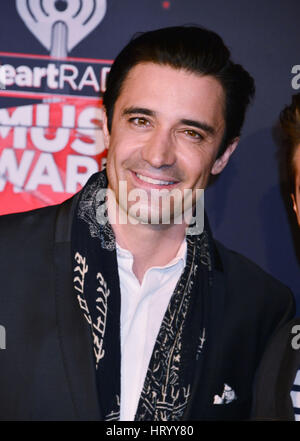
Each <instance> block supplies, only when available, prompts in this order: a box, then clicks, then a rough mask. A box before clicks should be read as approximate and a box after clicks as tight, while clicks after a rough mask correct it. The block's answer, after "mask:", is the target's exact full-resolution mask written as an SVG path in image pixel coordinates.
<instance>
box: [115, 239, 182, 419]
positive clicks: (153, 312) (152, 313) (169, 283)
mask: <svg viewBox="0 0 300 441" xmlns="http://www.w3.org/2000/svg"><path fill="white" fill-rule="evenodd" d="M186 250H187V244H186V240H185V239H184V241H183V242H182V245H181V246H180V248H179V250H178V253H177V255H176V257H175V258H174V259H172V260H171V261H170V262H169V263H168V264H167V265H165V266H163V267H152V268H149V269H148V270H147V271H146V273H145V275H144V278H143V281H142V284H140V283H139V281H138V279H137V278H136V276H135V275H134V273H133V271H132V265H133V256H132V254H131V253H130V252H129V251H128V250H125V249H123V248H121V247H120V246H119V245H118V244H117V260H118V271H119V278H120V290H121V323H120V325H121V397H120V407H121V408H120V420H121V421H133V420H134V417H135V413H136V410H137V405H138V401H139V398H140V394H141V391H142V389H143V385H144V380H145V377H146V372H147V368H148V365H149V361H150V358H151V355H152V351H153V348H154V344H155V341H156V337H157V334H158V331H159V328H160V325H161V322H162V320H163V317H164V314H165V311H166V309H167V306H168V304H169V301H170V298H171V296H172V294H173V292H174V289H175V287H176V284H177V281H178V280H179V278H180V275H181V273H182V271H183V269H184V267H185V262H186Z"/></svg>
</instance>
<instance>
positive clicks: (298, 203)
mask: <svg viewBox="0 0 300 441" xmlns="http://www.w3.org/2000/svg"><path fill="white" fill-rule="evenodd" d="M294 164H295V170H296V176H295V194H294V195H292V199H293V208H294V211H295V213H296V216H297V221H298V224H299V227H300V145H299V147H298V148H297V150H296V153H295V156H294Z"/></svg>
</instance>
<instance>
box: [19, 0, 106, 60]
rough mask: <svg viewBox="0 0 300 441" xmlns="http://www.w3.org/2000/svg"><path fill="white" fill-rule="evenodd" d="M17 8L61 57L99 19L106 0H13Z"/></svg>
mask: <svg viewBox="0 0 300 441" xmlns="http://www.w3.org/2000/svg"><path fill="white" fill-rule="evenodd" d="M16 8H17V11H18V14H19V15H20V17H21V18H22V20H23V21H24V23H25V25H26V26H27V28H28V30H29V31H30V32H32V33H33V35H34V36H35V37H36V38H37V39H38V40H39V42H40V43H41V44H42V45H43V46H44V47H45V48H46V49H47V50H48V51H49V52H50V55H51V56H52V57H55V58H64V57H67V55H68V53H69V52H70V51H71V50H72V49H73V48H74V47H75V46H76V45H77V44H78V43H79V42H80V41H81V40H83V39H84V38H85V37H86V36H87V35H88V34H89V33H90V32H91V31H93V30H94V29H95V28H96V27H97V26H98V25H99V23H100V22H101V21H102V19H103V17H104V15H105V13H106V0H84V1H81V0H69V1H67V0H27V1H26V2H25V1H24V0H16Z"/></svg>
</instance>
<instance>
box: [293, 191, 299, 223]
mask: <svg viewBox="0 0 300 441" xmlns="http://www.w3.org/2000/svg"><path fill="white" fill-rule="evenodd" d="M291 198H292V202H293V210H294V212H295V214H296V216H297V221H298V225H299V226H300V212H299V211H298V207H297V204H296V199H295V195H294V194H293V193H291Z"/></svg>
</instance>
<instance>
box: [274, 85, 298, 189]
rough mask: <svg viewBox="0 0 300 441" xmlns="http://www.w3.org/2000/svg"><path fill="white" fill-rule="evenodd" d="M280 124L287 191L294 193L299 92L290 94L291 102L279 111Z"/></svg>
mask: <svg viewBox="0 0 300 441" xmlns="http://www.w3.org/2000/svg"><path fill="white" fill-rule="evenodd" d="M279 119H280V125H281V128H282V131H283V134H284V137H285V139H284V141H285V164H286V175H287V181H288V186H289V192H290V193H295V178H296V167H295V161H294V157H295V153H296V150H297V148H298V147H299V146H300V93H297V94H295V95H293V96H292V103H291V104H290V105H289V106H286V107H285V108H284V109H283V110H282V111H281V113H280V118H279Z"/></svg>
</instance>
